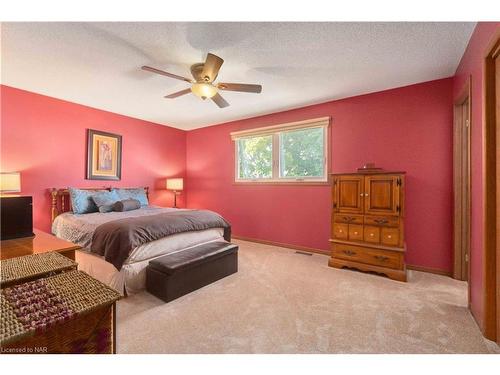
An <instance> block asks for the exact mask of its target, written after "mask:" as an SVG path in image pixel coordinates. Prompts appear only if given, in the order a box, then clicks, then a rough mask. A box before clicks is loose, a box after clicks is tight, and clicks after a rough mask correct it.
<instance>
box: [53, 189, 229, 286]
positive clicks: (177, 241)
mask: <svg viewBox="0 0 500 375" xmlns="http://www.w3.org/2000/svg"><path fill="white" fill-rule="evenodd" d="M109 189H110V188H101V189H99V190H109ZM144 189H145V191H146V195H147V194H148V188H144ZM89 190H90V189H89ZM91 190H97V189H95V188H94V189H91ZM51 196H52V205H51V211H52V233H53V234H54V235H56V236H57V237H59V238H62V239H65V240H68V241H71V242H73V243H75V244H77V245H79V246H81V247H82V250H79V251H77V252H76V254H75V257H76V262H77V263H78V268H79V269H80V270H82V271H84V272H86V273H88V274H89V275H91V276H93V277H95V278H96V279H98V280H100V281H101V282H103V283H105V284H106V285H109V286H110V287H112V288H113V289H115V290H117V291H118V292H120V293H121V294H124V295H127V294H134V293H137V292H139V291H141V290H143V289H144V288H145V285H146V267H147V265H148V263H149V261H150V260H152V259H155V258H158V257H160V256H163V255H166V254H171V253H176V252H179V251H184V250H186V249H189V248H191V247H194V246H197V245H201V244H205V243H209V242H213V241H224V237H226V239H227V236H225V233H224V228H222V227H220V228H219V227H217V228H209V229H204V230H194V231H188V232H183V233H177V234H171V235H168V236H166V237H163V238H159V239H156V240H153V241H149V242H147V243H144V244H141V245H140V246H137V247H134V248H133V249H132V250H131V251H130V252H129V253H128V256H127V257H126V259H125V261H124V262H123V264H120V268H117V266H115V265H113V264H112V262H110V261H108V260H106V257H105V256H103V255H98V254H96V253H95V246H94V247H93V246H92V241H93V238H95V236H94V234H95V233H96V230H99V229H101V228H103V227H104V226H106V225H110V224H113V223H117V222H122V221H123V220H126V219H129V218H138V219H139V220H142V219H140V218H147V217H149V219H154V220H156V218H160V217H165V215H167V216H169V214H171V213H173V214H178V213H181V212H182V211H192V210H186V209H177V208H165V207H158V206H153V205H147V206H143V207H141V208H140V209H137V210H133V211H126V212H108V213H100V212H94V213H87V214H74V213H73V212H72V211H71V204H70V199H69V191H68V189H51ZM162 214H164V215H162ZM186 214H187V213H186ZM132 220H133V219H132ZM94 245H95V244H94ZM91 248H92V250H93V251H94V252H91Z"/></svg>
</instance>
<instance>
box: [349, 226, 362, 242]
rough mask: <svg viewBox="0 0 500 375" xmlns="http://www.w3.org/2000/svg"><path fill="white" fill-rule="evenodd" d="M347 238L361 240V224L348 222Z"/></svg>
mask: <svg viewBox="0 0 500 375" xmlns="http://www.w3.org/2000/svg"><path fill="white" fill-rule="evenodd" d="M349 240H351V241H363V226H362V225H356V224H349Z"/></svg>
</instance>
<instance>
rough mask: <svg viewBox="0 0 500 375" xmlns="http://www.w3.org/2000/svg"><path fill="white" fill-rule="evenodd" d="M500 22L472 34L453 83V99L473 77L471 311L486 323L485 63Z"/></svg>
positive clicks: (488, 23)
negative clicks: (484, 296)
mask: <svg viewBox="0 0 500 375" xmlns="http://www.w3.org/2000/svg"><path fill="white" fill-rule="evenodd" d="M499 29H500V22H480V23H479V24H478V25H477V26H476V28H475V30H474V33H473V34H472V37H471V39H470V41H469V45H468V46H467V49H466V50H465V53H464V55H463V57H462V60H461V62H460V65H459V66H458V68H457V71H456V75H455V79H454V82H453V97H454V98H456V97H457V96H458V95H460V92H461V91H462V89H463V87H464V85H465V83H466V81H467V80H468V79H469V77H470V76H472V88H471V89H472V90H471V91H472V99H471V109H472V118H471V174H472V176H471V180H472V181H471V182H472V183H471V195H472V202H471V218H472V220H471V263H470V264H471V281H470V284H471V309H472V313H473V315H474V317H475V318H476V320H477V321H478V323H479V325H481V326H482V323H483V266H484V265H483V235H484V228H483V209H484V207H483V203H484V197H483V175H484V171H483V144H482V137H483V105H484V103H483V63H484V56H485V53H486V49H487V47H488V44H489V42H490V40H491V39H492V38H493V36H494V35H495V32H499Z"/></svg>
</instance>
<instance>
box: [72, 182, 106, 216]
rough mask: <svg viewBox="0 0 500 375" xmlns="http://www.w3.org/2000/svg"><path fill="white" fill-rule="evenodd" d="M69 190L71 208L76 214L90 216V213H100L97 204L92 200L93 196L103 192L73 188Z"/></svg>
mask: <svg viewBox="0 0 500 375" xmlns="http://www.w3.org/2000/svg"><path fill="white" fill-rule="evenodd" d="M68 190H69V198H70V200H71V207H72V209H73V212H74V213H75V214H88V213H90V212H97V211H98V209H97V206H96V204H95V203H94V201H93V200H92V195H94V194H96V193H98V192H100V191H101V190H82V189H77V188H71V187H70V188H69V189H68Z"/></svg>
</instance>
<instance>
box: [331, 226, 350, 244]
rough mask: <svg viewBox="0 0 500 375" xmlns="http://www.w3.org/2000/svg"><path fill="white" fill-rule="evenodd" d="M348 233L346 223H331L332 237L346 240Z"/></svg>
mask: <svg viewBox="0 0 500 375" xmlns="http://www.w3.org/2000/svg"><path fill="white" fill-rule="evenodd" d="M348 233H349V229H348V225H347V224H337V223H335V224H333V237H335V238H338V239H341V240H347V235H348Z"/></svg>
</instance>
